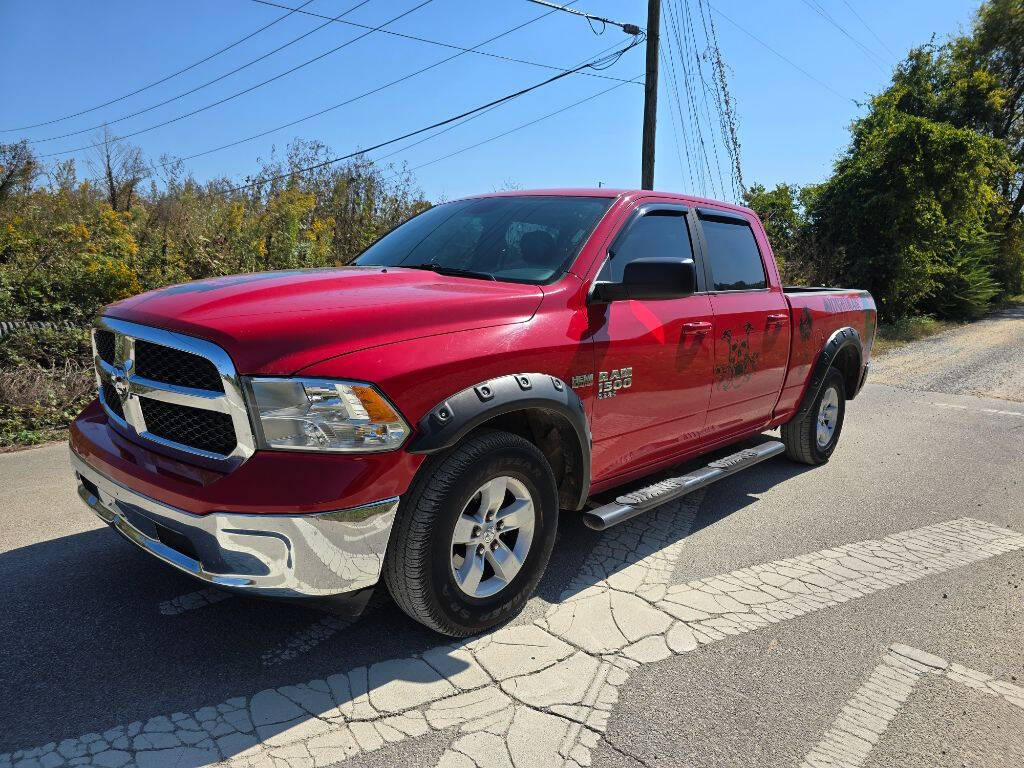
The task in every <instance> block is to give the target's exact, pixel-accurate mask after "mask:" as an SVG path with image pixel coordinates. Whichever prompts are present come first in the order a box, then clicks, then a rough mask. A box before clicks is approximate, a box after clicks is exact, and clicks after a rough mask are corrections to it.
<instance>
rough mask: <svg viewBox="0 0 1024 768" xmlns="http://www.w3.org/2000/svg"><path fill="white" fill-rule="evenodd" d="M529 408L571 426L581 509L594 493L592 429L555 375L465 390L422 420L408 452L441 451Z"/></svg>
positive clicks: (502, 379)
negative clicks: (499, 418) (497, 419)
mask: <svg viewBox="0 0 1024 768" xmlns="http://www.w3.org/2000/svg"><path fill="white" fill-rule="evenodd" d="M527 409H539V410H544V411H552V412H554V413H555V414H557V415H558V416H560V417H562V418H563V419H564V420H565V421H566V422H568V424H569V425H570V426H571V427H572V430H573V432H574V433H575V435H576V440H577V443H578V447H579V450H580V470H581V477H580V489H579V498H578V499H575V500H574V501H575V502H576V508H577V509H579V508H581V507H582V506H583V503H584V502H585V501H586V499H587V497H588V496H589V494H590V464H591V434H590V424H589V423H588V422H587V416H586V412H585V410H584V407H583V401H582V400H581V399H580V397H579V395H577V394H576V393H575V392H573V391H572V389H571V388H570V387H569V385H568V384H567V383H565V382H564V381H562V379H560V378H558V377H557V376H551V375H548V374H544V373H513V374H508V375H506V376H499V377H497V378H494V379H488V380H486V381H481V382H480V383H478V384H474V385H473V386H471V387H466V388H465V389H463V390H461V391H459V392H457V393H455V394H454V395H452V396H450V397H448V398H446V399H445V400H443V401H441V402H440V403H438V404H437V405H435V406H434V407H433V408H431V409H430V410H429V411H427V413H425V414H424V415H423V417H422V418H421V419H420V420H419V422H418V423H417V425H416V434H415V435H414V436H413V439H412V441H411V442H410V443H409V446H408V448H407V449H406V450H408V451H409V452H411V453H426V454H431V453H437V452H439V451H443V450H445V449H447V448H451V447H452V446H454V445H455V444H456V443H458V442H459V441H460V440H461V439H462V438H463V437H465V436H466V435H467V434H469V433H470V432H471V431H472V430H474V429H476V428H477V427H479V426H480V425H481V424H483V423H485V422H487V421H490V420H491V419H493V418H495V417H496V416H500V415H502V414H505V413H512V412H515V411H523V410H527Z"/></svg>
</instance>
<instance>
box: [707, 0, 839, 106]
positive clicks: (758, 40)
mask: <svg viewBox="0 0 1024 768" xmlns="http://www.w3.org/2000/svg"><path fill="white" fill-rule="evenodd" d="M708 6H709V7H710V8H711V10H713V11H714V12H715V13H717V14H718V15H719V16H721V17H722V18H723V19H725V20H726V21H727V22H729V23H730V24H732V25H733V26H734V27H736V29H738V30H739V31H740V32H742V33H743V34H745V35H746V36H747V37H749V38H750V39H751V40H753V41H754V42H756V43H757V44H758V45H760V46H761V47H763V48H765V49H766V50H768V51H770V52H771V53H773V54H774V55H775V56H776V57H778V58H779V59H782V61H784V62H786V63H787V64H789V66H791V67H793V68H794V69H795V70H797V71H798V72H800V73H801V74H803V75H804V76H806V77H807V78H809V79H810V80H813V81H814V82H815V83H817V84H818V85H820V86H821V87H822V88H824V89H825V90H827V91H828V92H829V93H832V94H833V95H835V96H838V97H839V98H840V99H843V100H844V101H852V102H853V103H854V104H856V103H857V100H856V99H854V98H853V97H852V96H844V95H843V94H842V93H840V92H839V91H837V90H836V89H835V88H833V87H832V86H831V85H829V84H828V83H826V82H825V81H824V80H821V79H819V78H817V77H815V76H814V75H812V74H811V73H810V72H808V71H807V70H806V69H804V68H803V67H801V66H800V65H799V64H797V63H796V62H795V61H793V60H792V59H790V58H788V57H787V56H785V55H784V54H782V53H779V51H777V50H775V49H774V48H773V47H772V46H770V45H768V43H766V42H765V41H764V40H762V39H761V38H759V37H758V36H757V35H755V34H754V33H753V32H751V31H750V30H748V29H746V28H745V27H743V26H741V25H740V24H739V23H738V22H736V21H734V20H733V19H731V18H730V17H729V16H728V15H726V14H725V13H724V12H722V10H721V9H719V8H718V7H717V6H715V5H712V4H711V2H710V0H709V1H708Z"/></svg>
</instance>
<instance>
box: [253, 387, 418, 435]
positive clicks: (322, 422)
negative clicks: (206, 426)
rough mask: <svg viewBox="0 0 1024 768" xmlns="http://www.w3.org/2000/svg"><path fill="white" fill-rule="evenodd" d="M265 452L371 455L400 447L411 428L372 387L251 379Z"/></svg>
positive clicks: (256, 414)
mask: <svg viewBox="0 0 1024 768" xmlns="http://www.w3.org/2000/svg"><path fill="white" fill-rule="evenodd" d="M249 385H250V387H251V392H252V395H253V403H252V407H253V416H254V417H255V419H256V421H257V422H258V426H259V428H260V429H259V431H260V432H262V436H261V440H260V442H261V443H262V446H261V447H263V448H288V449H292V450H299V451H346V452H351V453H368V452H371V451H390V450H393V449H395V448H398V447H399V446H400V445H401V444H402V442H403V441H404V440H405V438H406V437H408V435H409V427H408V425H407V424H406V423H405V421H404V420H403V419H402V417H401V416H399V414H398V411H396V410H395V409H394V408H393V407H392V406H391V404H390V403H389V402H388V401H387V400H385V399H384V396H383V395H382V394H381V393H380V392H378V391H377V389H376V388H375V387H373V386H372V385H370V384H362V383H359V382H356V381H338V380H336V379H249Z"/></svg>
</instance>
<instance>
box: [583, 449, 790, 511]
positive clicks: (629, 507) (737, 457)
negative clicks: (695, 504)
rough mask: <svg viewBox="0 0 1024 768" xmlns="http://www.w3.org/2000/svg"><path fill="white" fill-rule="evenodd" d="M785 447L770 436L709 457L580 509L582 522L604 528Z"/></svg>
mask: <svg viewBox="0 0 1024 768" xmlns="http://www.w3.org/2000/svg"><path fill="white" fill-rule="evenodd" d="M785 450H786V448H785V446H784V445H783V444H782V443H780V442H779V441H778V440H769V441H768V442H765V443H761V444H760V445H757V446H754V447H753V448H744V449H743V450H742V451H737V452H736V453H734V454H732V455H730V456H725V457H724V458H721V459H717V460H715V461H712V462H710V463H709V464H708V465H707V466H706V467H704V468H702V469H697V470H694V471H693V472H689V473H687V474H685V475H680V476H679V477H671V478H669V479H668V480H661V481H659V482H657V483H654V484H653V485H649V486H647V487H646V488H640V489H639V490H636V491H631V492H630V493H626V494H623V495H622V496H619V497H618V498H617V499H615V501H613V502H611V503H610V504H605V505H604V506H602V507H596V508H594V509H588V510H586V511H585V512H584V513H583V522H584V523H585V524H586V525H587V527H588V528H593V529H594V530H595V531H603V530H605V529H607V528H611V527H612V526H613V525H618V524H619V523H622V522H625V521H626V520H629V519H630V518H631V517H636V516H637V515H641V514H643V513H644V512H647V511H648V510H650V509H653V508H654V507H657V506H659V505H661V504H664V503H665V502H667V501H672V500H673V499H678V498H679V497H681V496H685V495H686V494H688V493H691V492H693V491H696V490H697V489H698V488H703V487H704V486H706V485H711V483H714V482H716V481H718V480H721V479H722V478H724V477H729V475H735V474H736V473H737V472H740V471H742V470H744V469H747V468H748V467H752V466H754V465H755V464H760V463H761V462H762V461H764V460H765V459H770V458H771V457H772V456H778V455H779V454H780V453H783V452H784V451H785Z"/></svg>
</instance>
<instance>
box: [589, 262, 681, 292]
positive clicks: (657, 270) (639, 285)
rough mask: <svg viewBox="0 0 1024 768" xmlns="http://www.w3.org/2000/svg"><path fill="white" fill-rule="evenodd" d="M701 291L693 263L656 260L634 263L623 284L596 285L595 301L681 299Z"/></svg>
mask: <svg viewBox="0 0 1024 768" xmlns="http://www.w3.org/2000/svg"><path fill="white" fill-rule="evenodd" d="M696 290H697V272H696V267H695V266H694V263H693V259H677V258H672V257H665V256H652V257H649V258H646V259H634V260H633V261H631V262H629V263H628V264H627V265H626V266H625V268H624V269H623V270H622V282H621V283H605V282H601V283H594V290H593V293H592V294H591V295H592V299H593V300H594V301H598V302H609V301H616V300H619V299H679V298H683V297H684V296H689V295H690V294H692V293H693V292H694V291H696Z"/></svg>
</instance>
